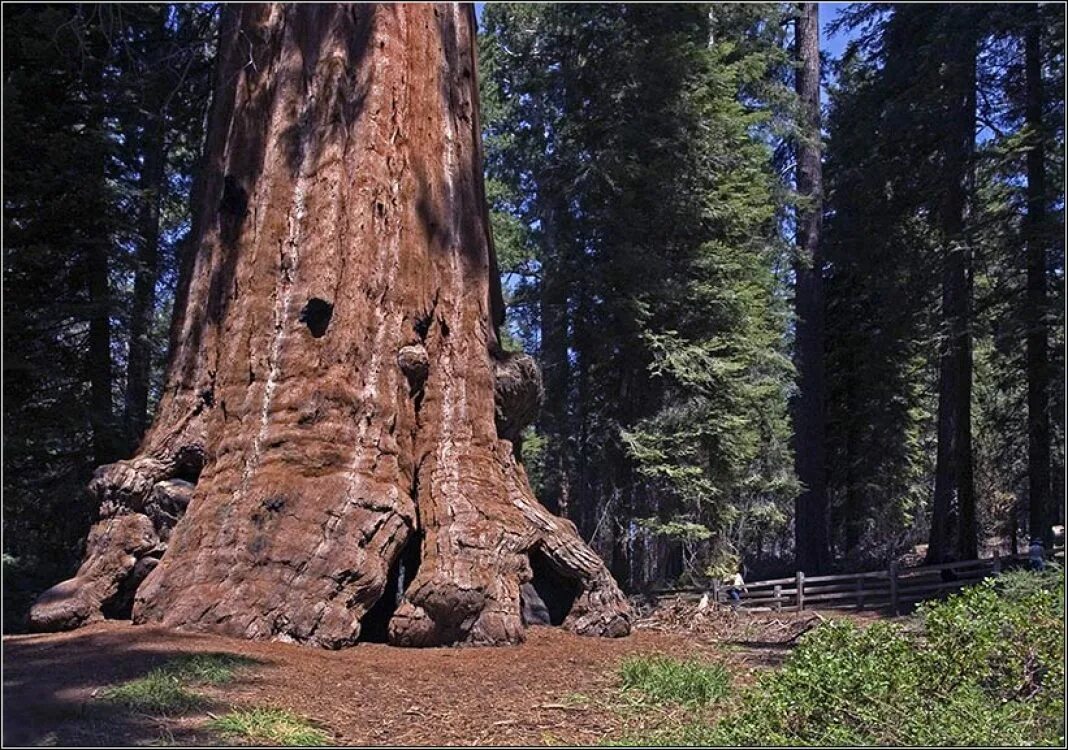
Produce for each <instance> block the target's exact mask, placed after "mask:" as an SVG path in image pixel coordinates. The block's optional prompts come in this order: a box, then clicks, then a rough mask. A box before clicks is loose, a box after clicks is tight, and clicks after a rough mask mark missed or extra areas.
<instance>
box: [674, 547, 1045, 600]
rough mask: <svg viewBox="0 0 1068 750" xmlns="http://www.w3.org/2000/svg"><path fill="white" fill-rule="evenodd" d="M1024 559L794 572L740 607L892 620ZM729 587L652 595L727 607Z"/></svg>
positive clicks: (758, 589)
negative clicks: (844, 612) (880, 613)
mask: <svg viewBox="0 0 1068 750" xmlns="http://www.w3.org/2000/svg"><path fill="white" fill-rule="evenodd" d="M1027 558H1028V556H1027V554H1026V553H1025V554H1021V555H1015V556H1009V557H1000V556H998V555H997V554H995V555H994V556H993V557H988V558H983V559H980V560H966V561H963V562H952V563H944V564H942V565H924V566H922V567H917V568H901V567H898V565H897V564H896V563H891V564H890V567H889V568H888V569H887V570H878V571H873V572H869V573H845V574H840V575H833V576H806V575H805V574H804V573H802V572H798V573H797V574H796V575H795V576H793V577H791V578H776V579H772V580H768V581H754V582H752V583H750V582H746V588H747V589H748V591H745V592H743V593H742V600H741V607H743V608H746V609H750V610H765V611H766V610H772V611H778V610H794V611H797V612H801V611H803V610H804V609H805V608H806V607H807V608H809V609H856V610H865V609H876V610H885V609H888V610H890V611H891V612H893V613H894V614H897V613H899V612H900V611H901V609H902V608H903V607H907V606H908V605H911V604H915V603H917V602H921V601H924V600H926V599H935V598H938V597H939V596H942V595H944V594H948V593H952V592H954V591H958V590H960V589H961V588H963V587H964V586H968V585H971V584H974V583H978V582H979V581H981V580H983V579H984V578H987V577H988V576H992V575H997V574H999V573H1000V572H1001V571H1002V570H1004V569H1005V568H1006V567H1010V566H1014V567H1020V563H1021V562H1023V563H1025V564H1026V561H1027ZM1046 559H1047V560H1059V561H1061V562H1062V563H1063V560H1064V547H1055V548H1053V549H1052V550H1050V552H1049V553H1048V554H1047V556H1046ZM728 588H729V585H728V584H726V583H719V582H716V581H714V582H713V583H712V586H711V587H710V588H708V589H702V588H685V589H663V590H660V591H657V592H656V596H657V598H658V599H661V600H662V599H668V598H683V599H693V600H697V599H699V598H701V597H702V596H704V595H705V594H708V595H709V600H710V602H715V603H717V604H719V605H726V604H728V596H727V589H728Z"/></svg>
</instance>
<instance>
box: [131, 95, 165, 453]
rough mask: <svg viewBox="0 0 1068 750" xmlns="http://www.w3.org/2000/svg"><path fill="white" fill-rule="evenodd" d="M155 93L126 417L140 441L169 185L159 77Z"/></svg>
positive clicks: (147, 145)
mask: <svg viewBox="0 0 1068 750" xmlns="http://www.w3.org/2000/svg"><path fill="white" fill-rule="evenodd" d="M150 91H151V92H152V94H153V96H151V97H150V98H149V100H148V101H146V102H145V108H146V109H147V110H148V112H149V113H151V114H150V115H148V116H147V117H146V123H145V156H144V164H143V165H142V172H141V179H140V180H139V187H140V190H141V207H140V211H139V217H138V227H139V234H140V238H139V239H140V245H139V247H138V251H137V271H136V273H135V275H134V292H133V304H132V305H131V309H130V353H129V356H128V358H127V363H126V404H125V422H126V431H127V436H128V438H129V440H130V442H131V443H132V447H136V445H137V443H138V442H139V441H140V439H141V436H142V435H143V434H144V432H145V428H146V427H147V423H148V383H149V377H150V375H151V371H152V344H151V341H150V340H149V337H150V335H151V333H152V320H153V318H154V317H155V308H156V282H157V281H158V279H159V238H160V205H161V202H162V200H163V192H164V190H165V183H164V175H165V165H166V158H167V156H166V151H165V147H166V146H165V115H164V113H163V111H162V104H163V103H162V97H161V96H160V94H161V93H162V92H161V91H160V86H159V85H158V83H157V84H156V85H154V86H151V87H150Z"/></svg>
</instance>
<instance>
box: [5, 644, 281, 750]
mask: <svg viewBox="0 0 1068 750" xmlns="http://www.w3.org/2000/svg"><path fill="white" fill-rule="evenodd" d="M131 635H132V634H131V633H130V632H129V631H128V630H118V631H116V630H109V631H102V632H94V633H81V634H79V635H78V637H76V638H75V637H71V638H66V639H62V640H58V641H57V640H56V636H46V635H41V636H33V635H30V636H15V637H5V638H4V647H3V660H4V702H3V745H4V746H5V747H8V746H12V745H46V746H47V745H56V746H63V745H100V746H105V747H106V746H108V745H136V744H148V743H151V744H158V743H161V742H162V743H166V744H171V743H180V744H202V743H204V742H206V741H210V740H211V739H212V738H211V737H210V734H209V733H208V732H207V731H205V730H204V729H203V728H202V727H201V726H200V725H201V723H202V722H201V719H202V718H203V713H202V711H203V710H204V709H201V713H200V714H199V715H197V714H195V713H193V714H188V715H185V716H154V715H148V714H143V713H138V712H135V711H131V710H127V709H124V708H121V707H118V706H112V705H109V704H107V703H105V702H103V701H101V700H100V699H99V695H100V692H101V691H102V690H103V689H104V688H107V687H110V686H113V685H118V684H120V683H123V682H127V681H129V680H134V679H137V678H139V677H143V676H144V675H146V674H147V673H148V672H150V671H152V670H153V669H156V668H157V667H161V666H163V665H164V664H166V663H167V662H169V661H171V660H172V659H175V658H177V657H180V656H182V655H184V654H188V653H192V652H198V651H199V652H201V653H203V649H198V648H197V644H198V640H199V639H198V637H197V636H195V635H182V634H173V633H172V634H171V636H170V640H171V641H172V642H173V641H174V640H175V639H177V640H178V643H179V644H182V645H184V644H183V643H182V642H183V641H187V642H188V643H189V649H188V650H185V649H184V648H182V646H177V647H169V648H162V647H158V646H157V647H153V646H152V645H146V644H144V643H139V642H137V641H136V640H135V639H134V638H132V637H131ZM219 653H222V652H219ZM234 656H240V657H241V658H243V659H246V660H247V659H248V657H247V656H246V655H243V654H234ZM257 663H259V664H264V663H266V662H262V661H259V662H257ZM241 682H242V676H241V675H240V673H239V674H238V675H236V676H235V677H234V680H233V682H232V683H230V684H231V685H239V684H240V683H241ZM193 689H194V690H197V688H195V687H194V688H193ZM197 692H201V691H199V690H197ZM209 701H210V696H209ZM210 707H211V706H210V703H209V705H207V709H208V710H210Z"/></svg>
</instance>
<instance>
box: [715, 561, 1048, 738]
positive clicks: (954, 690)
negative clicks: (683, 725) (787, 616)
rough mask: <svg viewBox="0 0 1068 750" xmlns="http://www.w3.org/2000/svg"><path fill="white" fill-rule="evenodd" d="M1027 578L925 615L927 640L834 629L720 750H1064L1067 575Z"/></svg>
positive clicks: (972, 593)
mask: <svg viewBox="0 0 1068 750" xmlns="http://www.w3.org/2000/svg"><path fill="white" fill-rule="evenodd" d="M1024 575H1030V576H1031V577H1030V578H1029V579H1028V580H1026V581H1022V580H1012V579H1002V580H1000V581H995V580H988V581H985V582H983V583H981V584H979V585H977V586H974V587H971V588H969V589H966V590H965V591H963V592H961V593H960V594H958V595H956V596H953V597H950V598H949V599H948V600H946V601H944V602H932V603H928V604H925V605H924V606H922V607H921V608H920V609H919V617H920V618H921V619H922V623H923V628H922V632H921V633H920V634H919V635H913V634H910V633H908V632H906V631H905V630H903V629H902V628H900V627H899V626H897V625H895V624H890V623H878V624H875V625H872V626H871V627H868V628H866V629H860V628H858V627H856V626H855V625H853V624H851V623H848V622H843V621H832V622H830V623H827V624H826V625H824V626H822V627H820V628H818V629H816V630H815V631H813V632H811V633H809V634H808V635H807V636H806V637H805V638H804V639H803V640H802V642H801V644H800V645H799V646H798V648H797V650H796V651H795V652H794V653H793V654H791V656H790V658H789V659H788V660H787V662H786V664H785V665H784V666H783V669H782V670H780V671H778V672H774V673H770V674H768V675H767V676H765V677H764V678H763V679H761V680H759V681H758V683H757V684H756V685H754V686H753V687H752V688H751V689H750V690H748V691H747V692H746V693H745V695H744V697H743V699H742V701H741V704H740V707H739V709H738V711H736V712H735V713H733V714H732V715H730V716H728V717H727V718H725V719H724V720H723V721H721V722H720V723H719V724H718V725H717V726H716V727H715V731H714V733H712V735H711V736H710V740H709V741H710V742H711V743H712V744H726V745H738V744H741V745H755V744H763V745H766V744H782V745H797V744H814V745H852V744H857V745H873V744H898V745H976V744H979V745H984V744H987V745H1034V744H1042V745H1058V744H1063V741H1064V720H1063V715H1064V662H1063V657H1062V654H1063V649H1064V576H1063V573H1053V574H1050V575H1035V574H1024ZM1010 591H1011V592H1012V594H1011V595H1007V592H1010Z"/></svg>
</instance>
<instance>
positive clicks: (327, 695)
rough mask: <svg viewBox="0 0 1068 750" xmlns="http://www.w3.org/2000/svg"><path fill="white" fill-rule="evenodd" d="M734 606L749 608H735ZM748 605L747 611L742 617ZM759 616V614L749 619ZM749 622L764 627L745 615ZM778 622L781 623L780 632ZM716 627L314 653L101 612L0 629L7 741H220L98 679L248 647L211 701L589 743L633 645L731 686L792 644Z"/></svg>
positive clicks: (343, 738) (377, 741) (369, 736)
mask: <svg viewBox="0 0 1068 750" xmlns="http://www.w3.org/2000/svg"><path fill="white" fill-rule="evenodd" d="M743 617H745V616H744V615H743ZM748 617H755V616H753V615H749V616H748ZM753 624H754V625H756V624H757V621H753ZM746 632H752V633H759V632H763V631H762V630H761V628H759V627H758V628H756V630H753V628H750V627H748V624H747V630H746ZM783 632H785V631H783ZM723 635H724V634H723V632H722V629H720V630H719V631H715V629H704V630H702V629H700V628H697V629H692V628H683V629H681V632H680V629H676V630H674V631H672V630H670V629H666V628H663V626H662V624H658V623H651V624H648V625H646V626H645V627H639V628H637V629H636V630H635V632H634V633H633V634H632V635H630V636H629V637H626V638H621V639H614V640H613V639H600V638H583V637H579V636H575V635H571V634H569V633H566V632H563V631H561V630H558V629H555V628H532V629H531V630H530V632H529V638H528V640H527V642H526V643H525V644H523V645H521V646H516V647H500V648H432V649H401V648H394V647H391V646H386V645H379V644H371V643H368V644H360V645H358V646H356V647H354V648H350V649H346V650H342V651H323V650H319V649H315V648H309V647H302V646H296V645H289V644H284V643H262V642H248V641H242V640H235V639H230V638H222V637H218V636H213V635H202V634H193V633H183V632H176V631H173V630H166V629H162V628H158V627H152V626H136V627H135V626H132V625H130V624H129V623H128V622H119V621H109V622H104V623H100V624H97V625H93V626H90V627H87V628H84V629H82V630H78V631H75V632H72V633H58V634H47V635H18V636H6V637H5V638H4V640H3V667H4V669H3V680H4V705H3V744H4V746H5V747H6V746H12V745H42V744H44V745H68V744H71V745H108V744H112V743H114V744H125V745H129V744H144V743H160V742H164V743H178V744H210V743H217V742H218V740H217V738H213V737H212V736H210V734H208V733H207V732H206V730H204V729H203V726H202V725H203V723H204V721H205V720H206V718H207V716H206V715H204V714H200V715H191V716H186V717H181V718H168V719H165V718H160V717H150V716H143V715H136V714H130V713H129V712H125V713H124V712H118V711H115V710H104V709H102V707H101V705H100V702H99V701H95V700H94V699H95V697H96V696H97V695H98V693H99V691H100V690H101V689H102V688H105V687H107V686H109V685H115V684H117V683H121V682H123V681H126V680H130V679H134V678H137V677H139V676H142V675H144V674H145V673H147V672H148V671H149V670H151V669H153V668H155V667H158V666H160V665H161V664H163V663H165V662H166V661H168V659H170V658H173V657H174V656H176V655H178V654H182V653H191V652H213V653H220V652H221V653H228V654H238V655H241V656H245V657H249V658H251V659H253V660H255V662H257V664H255V665H254V666H252V667H249V668H246V669H243V670H241V671H240V673H239V676H238V677H237V679H235V680H234V681H233V682H232V683H229V684H227V685H224V686H222V687H219V688H205V689H203V690H200V689H199V688H198V690H200V692H203V693H205V694H207V695H209V696H210V697H211V699H212V700H213V701H214V703H215V706H214V707H213V709H212V710H213V711H216V712H225V711H227V710H229V709H230V708H231V707H233V706H248V707H252V706H270V707H275V708H284V709H288V710H291V711H293V712H295V713H297V714H301V715H303V716H305V717H308V718H309V719H311V720H313V721H314V722H315V723H317V724H319V725H320V726H321V727H323V728H324V729H326V730H327V731H328V732H329V733H330V735H331V737H332V739H333V741H334V742H336V743H337V744H346V745H360V744H364V745H366V744H372V745H383V744H390V745H472V744H479V745H527V744H582V745H586V744H596V743H599V742H603V741H605V740H606V739H607V738H610V737H611V736H613V734H614V733H616V732H617V731H618V730H619V729H620V722H621V718H620V716H619V715H618V713H617V712H615V711H613V710H611V709H610V708H609V707H607V706H603V705H599V704H602V703H603V702H602V701H597V700H594V701H590V702H587V703H585V704H583V705H576V701H575V700H574V699H573V698H574V696H575V695H576V694H581V695H584V696H610V694H612V692H613V691H615V690H617V689H618V683H617V677H616V670H617V668H618V665H619V663H620V661H621V660H622V659H623V658H624V657H625V656H626V655H628V654H634V653H664V654H672V655H676V656H696V657H699V658H703V659H707V660H720V661H724V662H726V663H728V666H729V667H730V669H731V673H732V676H733V679H734V682H735V684H736V685H737V684H742V683H745V682H748V681H749V680H750V679H752V675H753V673H754V671H755V670H758V669H762V668H767V667H769V666H774V665H775V664H776V663H778V662H779V661H781V658H782V656H783V654H784V653H785V650H786V649H788V647H789V645H790V644H789V643H785V644H784V643H778V642H775V641H768V640H761V639H760V638H759V637H757V638H750V639H749V641H750V642H748V643H744V642H734V643H732V642H731V641H730V640H728V639H725V638H724V637H723Z"/></svg>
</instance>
